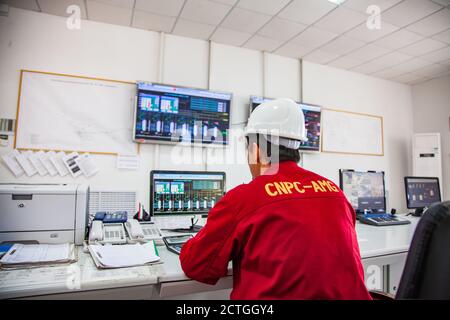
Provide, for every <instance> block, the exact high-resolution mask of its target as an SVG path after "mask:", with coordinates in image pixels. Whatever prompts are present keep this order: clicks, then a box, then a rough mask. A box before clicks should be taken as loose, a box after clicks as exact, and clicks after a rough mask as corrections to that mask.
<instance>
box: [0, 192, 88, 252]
mask: <svg viewBox="0 0 450 320" xmlns="http://www.w3.org/2000/svg"><path fill="white" fill-rule="evenodd" d="M88 204H89V186H87V185H80V184H0V243H2V242H13V241H37V242H39V243H66V242H70V243H75V244H78V245H81V244H82V242H83V240H84V236H85V229H86V226H87V219H88V207H89V205H88Z"/></svg>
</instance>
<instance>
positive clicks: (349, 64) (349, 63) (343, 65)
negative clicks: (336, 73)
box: [328, 56, 361, 69]
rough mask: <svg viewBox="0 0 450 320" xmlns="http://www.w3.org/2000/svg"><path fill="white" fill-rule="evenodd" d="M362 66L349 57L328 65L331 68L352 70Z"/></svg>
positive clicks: (338, 59)
mask: <svg viewBox="0 0 450 320" xmlns="http://www.w3.org/2000/svg"><path fill="white" fill-rule="evenodd" d="M360 64H361V61H359V60H355V59H352V58H349V57H347V56H343V57H339V58H337V59H336V60H333V61H331V62H330V63H328V65H329V66H332V67H336V68H340V69H350V68H354V67H356V66H358V65H360Z"/></svg>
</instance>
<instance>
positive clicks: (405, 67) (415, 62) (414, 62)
mask: <svg viewBox="0 0 450 320" xmlns="http://www.w3.org/2000/svg"><path fill="white" fill-rule="evenodd" d="M429 65H431V63H430V62H428V61H426V60H423V59H420V58H413V59H410V60H408V61H405V62H403V63H400V64H398V65H395V66H393V67H392V69H393V70H397V71H399V72H403V73H408V72H413V71H416V70H418V69H421V68H424V67H426V66H429Z"/></svg>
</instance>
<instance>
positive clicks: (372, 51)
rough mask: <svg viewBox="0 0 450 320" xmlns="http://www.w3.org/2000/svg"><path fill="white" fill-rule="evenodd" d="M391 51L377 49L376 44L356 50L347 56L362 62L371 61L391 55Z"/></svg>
mask: <svg viewBox="0 0 450 320" xmlns="http://www.w3.org/2000/svg"><path fill="white" fill-rule="evenodd" d="M389 52H390V50H389V49H385V48H382V47H377V46H376V45H374V44H368V45H366V46H364V47H362V48H359V49H356V50H355V51H353V52H350V53H349V54H347V57H348V58H352V59H355V60H358V61H361V62H365V61H369V60H372V59H375V58H378V57H380V56H382V55H385V54H387V53H389Z"/></svg>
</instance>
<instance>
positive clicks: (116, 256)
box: [88, 241, 160, 269]
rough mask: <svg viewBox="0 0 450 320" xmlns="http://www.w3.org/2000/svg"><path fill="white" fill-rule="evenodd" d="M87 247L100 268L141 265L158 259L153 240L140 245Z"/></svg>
mask: <svg viewBox="0 0 450 320" xmlns="http://www.w3.org/2000/svg"><path fill="white" fill-rule="evenodd" d="M88 248H89V252H90V253H91V256H92V259H93V260H94V262H95V265H96V266H97V268H100V269H109V268H125V267H134V266H142V265H146V264H150V263H155V262H159V261H160V257H159V256H158V254H157V251H156V247H155V243H154V242H153V241H150V242H147V243H145V244H142V245H141V244H133V245H130V244H129V245H116V246H113V245H111V246H108V245H106V246H101V245H89V246H88Z"/></svg>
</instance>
